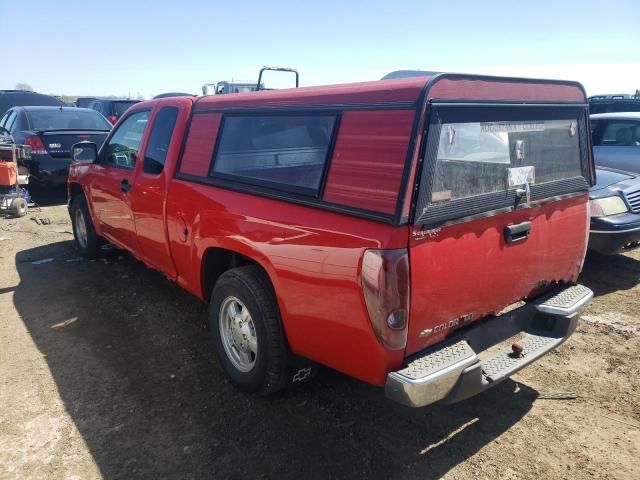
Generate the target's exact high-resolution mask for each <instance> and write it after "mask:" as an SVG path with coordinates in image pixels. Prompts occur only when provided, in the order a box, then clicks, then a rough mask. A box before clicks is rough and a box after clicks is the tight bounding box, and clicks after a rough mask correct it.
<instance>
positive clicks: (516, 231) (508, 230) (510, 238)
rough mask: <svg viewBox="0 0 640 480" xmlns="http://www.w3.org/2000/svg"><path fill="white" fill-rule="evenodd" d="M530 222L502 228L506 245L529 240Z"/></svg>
mask: <svg viewBox="0 0 640 480" xmlns="http://www.w3.org/2000/svg"><path fill="white" fill-rule="evenodd" d="M530 233H531V222H522V223H517V224H515V225H508V226H506V227H504V240H505V241H506V242H507V243H517V242H522V241H523V240H526V239H527V238H529V234H530Z"/></svg>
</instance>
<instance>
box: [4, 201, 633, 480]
mask: <svg viewBox="0 0 640 480" xmlns="http://www.w3.org/2000/svg"><path fill="white" fill-rule="evenodd" d="M63 202H64V199H63V198H59V199H58V200H57V201H56V199H53V201H52V202H50V205H49V206H46V207H43V208H42V209H41V210H40V211H37V210H34V211H31V212H30V213H29V215H28V216H27V217H25V218H22V219H20V220H14V219H6V218H0V478H2V479H4V478H8V479H13V478H18V479H22V478H25V479H26V478H29V479H31V478H35V479H40V478H52V479H58V478H59V479H91V478H108V479H112V478H122V479H130V478H176V479H182V478H220V479H227V478H305V479H306V478H385V479H386V478H394V479H395V478H398V479H404V478H406V479H428V478H440V477H444V478H447V479H471V478H487V479H489V478H491V479H493V478H507V479H510V478H532V479H540V478H544V479H546V478H566V479H572V480H574V479H581V478H597V479H603V478H620V479H623V478H628V479H638V478H640V462H639V461H638V459H639V458H640V405H639V398H640V379H639V376H638V372H639V369H640V354H639V352H640V286H639V284H640V252H635V253H629V254H626V255H618V256H615V257H610V258H597V257H593V258H588V260H587V263H586V266H585V270H584V273H583V275H582V280H581V281H582V282H583V283H585V284H586V285H588V286H589V287H591V288H592V289H593V290H594V292H595V294H596V298H595V300H594V302H593V304H592V305H591V306H590V307H589V309H588V310H587V311H586V313H585V315H584V316H583V321H582V322H581V324H580V326H579V328H578V331H577V332H576V334H575V335H574V336H573V337H572V338H571V339H570V340H569V341H568V342H567V343H566V344H565V345H563V346H562V347H560V349H559V350H558V351H556V352H553V353H551V354H549V355H547V356H546V357H544V358H543V359H542V360H540V361H539V362H538V363H536V364H534V365H533V366H531V367H529V368H527V369H525V370H524V371H522V372H521V373H519V374H517V375H516V376H515V377H514V378H513V379H512V380H509V381H506V382H503V383H502V384H500V385H498V386H497V387H495V388H493V389H491V390H489V391H487V392H485V393H483V394H481V395H479V396H477V397H475V398H472V399H470V400H467V401H465V402H462V403H460V404H457V405H454V406H449V407H446V406H434V407H428V408H424V409H419V410H411V409H407V408H405V407H402V406H400V405H396V404H394V403H391V402H389V401H387V400H386V399H385V397H384V392H383V391H382V390H381V389H378V388H374V387H371V386H368V385H365V384H363V383H360V382H358V381H356V380H353V379H350V378H347V377H345V376H343V375H341V374H339V373H336V372H333V371H329V370H323V371H322V372H321V373H320V375H319V376H318V378H317V379H316V380H315V381H314V382H313V383H311V384H309V385H307V386H305V387H301V388H299V389H295V390H291V391H287V392H284V393H283V394H280V395H278V396H275V397H271V398H259V399H256V398H250V397H246V396H244V395H242V394H240V393H238V392H237V391H236V390H234V389H233V388H232V387H231V385H229V384H228V383H227V382H226V381H225V379H224V376H223V374H222V371H221V369H220V368H219V367H218V366H217V364H216V362H215V359H214V356H213V353H212V349H211V347H210V345H209V340H208V331H207V329H206V327H205V317H206V309H205V307H204V306H203V305H201V304H200V303H198V301H197V300H196V299H194V298H192V297H191V296H190V295H188V294H186V293H184V292H183V291H182V290H181V289H180V288H178V287H177V286H176V285H174V284H172V283H171V282H169V281H167V280H166V279H165V278H163V277H162V276H161V275H160V274H157V273H155V272H154V271H152V270H149V269H147V268H145V267H144V265H142V264H141V263H139V262H137V261H135V260H133V259H131V258H130V257H128V256H126V255H124V254H122V253H120V252H111V253H107V254H105V257H104V258H103V259H101V260H98V261H94V262H89V261H85V260H81V259H79V258H78V256H77V255H76V253H75V252H74V249H73V245H72V235H71V225H70V224H69V220H68V216H67V213H66V207H65V205H64V203H63ZM30 217H34V218H38V219H41V218H49V219H51V220H52V223H51V224H48V225H41V224H37V223H36V222H35V221H34V220H32V219H31V218H30ZM50 258H53V260H52V261H50V262H48V263H40V264H34V263H33V262H37V261H39V260H46V259H50ZM564 393H575V394H576V395H577V398H575V399H565V400H560V399H553V398H549V397H553V396H554V395H556V394H564Z"/></svg>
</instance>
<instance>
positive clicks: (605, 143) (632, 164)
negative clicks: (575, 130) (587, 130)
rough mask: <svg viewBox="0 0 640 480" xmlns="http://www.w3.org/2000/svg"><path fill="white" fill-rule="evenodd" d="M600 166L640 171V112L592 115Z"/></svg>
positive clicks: (597, 157)
mask: <svg viewBox="0 0 640 480" xmlns="http://www.w3.org/2000/svg"><path fill="white" fill-rule="evenodd" d="M590 120H591V140H592V142H593V158H594V160H595V163H596V165H597V166H602V167H609V168H615V169H618V170H624V171H628V172H634V173H638V174H640V112H626V113H602V114H599V115H591V116H590Z"/></svg>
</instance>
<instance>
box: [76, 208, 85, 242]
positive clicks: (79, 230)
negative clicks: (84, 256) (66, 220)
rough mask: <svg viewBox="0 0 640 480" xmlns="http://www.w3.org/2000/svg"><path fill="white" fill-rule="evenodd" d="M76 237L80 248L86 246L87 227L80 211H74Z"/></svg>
mask: <svg viewBox="0 0 640 480" xmlns="http://www.w3.org/2000/svg"><path fill="white" fill-rule="evenodd" d="M76 236H77V238H78V243H79V244H80V246H81V247H82V248H85V247H86V246H87V225H86V224H85V223H84V214H83V213H82V210H80V209H78V210H76Z"/></svg>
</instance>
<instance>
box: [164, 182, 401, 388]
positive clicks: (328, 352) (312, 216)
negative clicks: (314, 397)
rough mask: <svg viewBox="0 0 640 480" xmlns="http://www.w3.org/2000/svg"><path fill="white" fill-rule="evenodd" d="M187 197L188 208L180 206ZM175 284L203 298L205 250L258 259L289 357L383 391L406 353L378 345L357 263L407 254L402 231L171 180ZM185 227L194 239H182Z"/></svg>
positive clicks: (170, 208)
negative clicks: (372, 253)
mask: <svg viewBox="0 0 640 480" xmlns="http://www.w3.org/2000/svg"><path fill="white" fill-rule="evenodd" d="M186 198H188V199H189V201H185V199H186ZM167 216H168V226H169V229H168V230H169V238H170V241H171V252H172V255H173V258H174V261H175V263H176V265H177V266H178V271H179V276H180V277H179V282H180V284H181V285H182V286H183V287H184V288H186V289H187V290H189V291H191V292H192V293H194V294H196V295H198V296H199V297H201V298H203V299H208V297H209V295H210V292H203V291H202V282H201V280H202V275H203V272H202V271H201V270H200V266H201V262H202V258H203V256H204V253H205V251H206V250H207V248H225V249H228V250H232V251H235V252H238V253H241V254H242V255H246V256H247V257H249V258H252V259H253V260H255V261H256V262H257V263H258V264H260V265H261V266H262V267H263V268H264V269H265V270H266V272H267V273H268V275H269V277H270V279H271V281H272V283H273V285H274V290H275V292H276V296H277V300H278V305H279V307H280V313H281V316H282V321H283V323H284V328H285V332H286V335H287V339H288V341H289V344H290V346H291V348H292V350H293V351H294V352H295V353H297V354H299V355H303V356H305V357H308V358H311V359H313V360H315V361H317V362H320V363H322V364H324V365H327V366H330V367H332V368H335V369H336V370H339V371H341V372H344V373H346V374H349V375H352V376H354V377H356V378H359V379H361V380H365V381H368V382H371V383H375V384H378V385H382V384H383V383H384V381H385V377H386V372H388V371H389V370H392V369H397V368H399V367H400V365H401V363H402V359H403V357H404V355H403V352H402V350H399V351H391V350H387V349H385V348H384V347H382V345H381V344H380V343H379V342H378V339H377V338H376V337H375V335H374V333H373V330H372V328H371V324H370V323H369V318H368V313H367V311H366V307H365V305H364V298H363V296H362V290H361V287H360V285H361V283H360V264H361V261H362V255H363V253H364V250H365V249H366V248H399V247H406V244H407V227H400V228H394V227H391V226H390V225H385V224H382V223H376V222H370V221H367V220H362V219H358V218H354V217H349V216H345V215H340V214H337V213H331V212H326V211H322V210H318V209H313V208H307V207H304V206H300V205H293V204H290V203H285V202H281V201H278V200H271V199H267V198H261V197H258V196H254V195H249V194H244V193H237V192H232V191H230V190H225V189H221V188H216V187H212V186H208V185H197V184H193V183H190V182H187V181H183V180H172V182H171V187H170V192H169V201H168V208H167ZM181 219H183V220H184V221H185V223H186V225H187V226H188V228H189V230H190V232H191V234H190V235H189V239H188V240H187V242H183V241H182V240H181V238H180V230H181V228H182V224H181Z"/></svg>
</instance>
